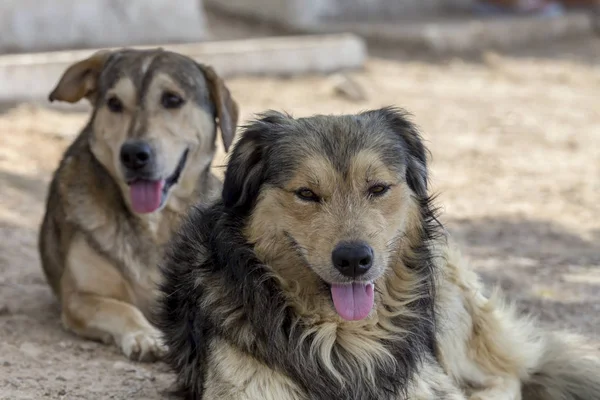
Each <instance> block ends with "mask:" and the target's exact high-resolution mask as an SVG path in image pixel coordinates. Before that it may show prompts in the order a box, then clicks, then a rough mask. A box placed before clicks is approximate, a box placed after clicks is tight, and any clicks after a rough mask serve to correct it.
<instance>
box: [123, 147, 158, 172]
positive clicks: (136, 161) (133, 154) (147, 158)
mask: <svg viewBox="0 0 600 400" xmlns="http://www.w3.org/2000/svg"><path fill="white" fill-rule="evenodd" d="M120 157H121V163H123V165H124V166H125V167H126V168H129V169H141V168H143V167H145V166H146V165H148V164H149V163H150V162H151V161H152V148H151V147H150V145H149V144H148V143H146V142H127V143H125V144H124V145H123V146H122V147H121V154H120Z"/></svg>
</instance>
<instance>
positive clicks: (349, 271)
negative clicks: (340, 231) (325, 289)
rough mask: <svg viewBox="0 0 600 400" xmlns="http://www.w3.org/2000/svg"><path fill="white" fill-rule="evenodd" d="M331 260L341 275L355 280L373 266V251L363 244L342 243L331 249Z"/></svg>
mask: <svg viewBox="0 0 600 400" xmlns="http://www.w3.org/2000/svg"><path fill="white" fill-rule="evenodd" d="M331 260H332V261H333V265H334V266H335V267H336V268H337V269H338V271H340V272H341V273H342V274H343V275H345V276H348V277H351V278H356V277H358V276H360V275H362V274H364V273H365V272H367V271H368V270H369V268H371V266H372V265H373V249H372V248H371V246H369V245H368V244H366V243H363V242H342V243H339V244H338V245H337V246H335V249H333V252H332V253H331Z"/></svg>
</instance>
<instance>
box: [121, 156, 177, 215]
mask: <svg viewBox="0 0 600 400" xmlns="http://www.w3.org/2000/svg"><path fill="white" fill-rule="evenodd" d="M187 155H188V150H186V151H185V152H184V153H183V155H182V156H181V159H180V160H179V164H177V168H176V169H175V172H173V174H172V175H171V176H169V177H167V178H166V179H160V180H146V179H136V180H134V181H131V182H129V196H130V199H131V206H132V208H133V211H134V212H136V213H139V214H147V213H151V212H154V211H156V210H158V209H159V208H160V207H161V206H162V205H163V204H164V202H165V200H166V198H167V194H168V193H169V190H170V189H171V187H173V185H175V184H176V183H177V181H178V180H179V176H180V175H181V172H182V171H183V167H184V166H185V162H186V160H187Z"/></svg>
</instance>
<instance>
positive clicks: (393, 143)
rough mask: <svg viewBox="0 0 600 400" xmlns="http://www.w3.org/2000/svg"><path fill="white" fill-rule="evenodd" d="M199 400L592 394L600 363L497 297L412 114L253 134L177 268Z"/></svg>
mask: <svg viewBox="0 0 600 400" xmlns="http://www.w3.org/2000/svg"><path fill="white" fill-rule="evenodd" d="M164 272H165V282H164V284H163V286H162V291H163V300H162V307H161V310H160V312H159V313H158V320H159V325H160V326H161V329H162V331H163V334H164V338H165V340H166V343H167V344H168V346H169V354H168V362H169V363H170V365H171V366H172V367H173V368H174V369H175V371H176V373H177V377H178V384H179V388H180V393H181V396H182V397H183V398H186V399H211V400H214V399H217V400H219V399H223V400H224V399H237V400H258V399H261V400H262V399H272V400H292V399H293V400H297V399H298V400H299V399H322V400H331V399H357V400H369V399H373V400H385V399H390V400H392V399H394V400H399V399H411V400H433V399H437V400H459V399H463V400H464V399H470V400H476V399H477V400H517V399H527V400H593V399H600V382H599V376H600V363H599V362H598V361H597V360H595V359H593V358H592V357H591V356H590V355H589V353H586V350H585V349H584V348H583V347H582V346H581V345H580V344H579V343H577V344H575V343H574V342H573V341H572V340H571V339H566V338H565V336H563V335H557V334H554V333H550V332H544V331H543V330H541V329H539V328H537V327H536V326H535V324H534V323H532V322H531V321H530V320H529V319H524V318H521V317H517V316H516V315H515V313H513V311H512V310H511V309H510V308H509V307H506V306H505V305H504V304H503V303H502V302H501V301H500V300H499V298H498V297H497V296H491V297H487V296H485V295H484V294H483V288H482V286H481V284H480V282H479V280H478V278H477V276H476V275H475V274H474V273H473V272H471V271H470V270H469V269H468V267H467V266H465V264H464V262H463V261H461V259H460V256H459V255H458V253H457V252H456V251H455V250H454V249H453V247H452V245H451V244H450V242H449V237H448V235H447V233H446V232H445V231H444V230H443V228H442V227H441V225H440V223H439V222H438V220H437V219H436V216H435V210H434V208H433V207H432V201H431V198H430V196H429V194H428V188H427V163H426V150H425V148H424V146H423V143H422V141H421V138H420V136H419V134H418V132H417V130H416V128H415V126H414V125H413V124H411V123H410V122H409V121H408V120H407V118H406V117H405V115H404V114H403V113H402V112H400V111H398V110H395V109H391V108H384V109H380V110H375V111H369V112H364V113H362V114H359V115H345V116H315V117H311V118H302V119H293V118H291V117H289V116H286V115H283V114H279V113H275V112H269V113H267V114H265V115H264V116H263V117H262V118H261V119H259V120H257V121H255V122H253V123H252V124H250V125H249V126H247V127H246V128H245V131H244V132H243V135H242V137H241V139H240V141H239V142H238V143H237V145H236V147H235V150H234V152H233V154H232V156H231V159H230V163H229V166H228V169H227V173H226V179H225V184H224V189H223V196H222V201H221V202H218V203H217V204H215V205H213V206H212V207H209V208H205V209H197V210H196V211H194V212H193V213H192V215H191V216H190V218H189V219H188V221H187V222H186V223H185V224H184V226H183V229H182V230H181V232H180V233H179V234H178V235H177V236H176V237H175V239H174V241H173V246H172V249H171V251H170V254H169V256H168V259H167V261H166V263H165V265H164Z"/></svg>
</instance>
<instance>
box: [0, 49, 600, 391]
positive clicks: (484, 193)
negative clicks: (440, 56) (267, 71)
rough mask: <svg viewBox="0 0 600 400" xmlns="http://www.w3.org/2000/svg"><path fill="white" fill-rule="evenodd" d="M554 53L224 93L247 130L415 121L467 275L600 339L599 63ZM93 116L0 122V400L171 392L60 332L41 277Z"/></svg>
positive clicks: (143, 372)
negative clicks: (359, 91) (63, 179)
mask: <svg viewBox="0 0 600 400" xmlns="http://www.w3.org/2000/svg"><path fill="white" fill-rule="evenodd" d="M578 46H580V47H578V48H579V49H598V48H599V44H598V41H592V42H589V43H587V44H586V46H587V47H582V46H583V44H582V43H579V44H578ZM557 49H558V50H557V51H558V53H556V52H555V54H551V53H552V52H551V51H550V50H551V49H550V50H549V49H547V48H546V49H543V50H541V51H538V52H537V53H536V52H535V51H533V52H530V53H529V54H538V55H539V57H537V58H527V57H524V56H523V54H516V55H515V56H514V57H510V56H489V57H484V58H483V60H481V61H478V62H466V61H460V60H453V61H449V62H436V63H430V62H416V61H413V62H407V61H391V60H385V59H382V58H373V59H371V60H370V61H369V63H368V65H367V68H366V70H365V71H362V72H357V73H352V74H351V77H352V78H353V79H354V80H356V82H358V84H360V85H361V86H362V87H363V88H364V90H365V91H366V93H367V96H368V99H367V100H365V101H361V102H352V101H350V100H348V99H346V98H344V97H341V96H339V95H337V94H336V93H335V91H334V90H333V86H332V79H331V77H318V76H315V77H303V78H295V79H283V78H281V79H278V78H262V79H232V80H230V81H229V86H230V88H231V90H232V92H233V94H234V97H235V98H236V99H237V100H238V101H239V103H240V104H241V106H242V118H243V119H244V120H245V119H248V118H251V117H252V115H253V113H256V112H260V111H262V110H265V109H268V108H275V109H279V110H287V111H290V112H292V113H293V114H294V115H296V116H306V115H310V114H313V113H341V112H353V111H358V110H364V109H368V108H373V107H378V106H382V105H388V104H394V105H399V106H402V107H405V108H406V109H408V110H409V111H410V112H411V113H413V114H414V119H415V121H416V122H417V123H418V124H419V125H420V126H421V127H422V128H423V132H424V134H425V137H426V138H427V141H428V145H429V147H430V150H431V151H432V154H433V162H432V179H433V185H434V190H435V191H436V192H439V193H440V196H439V200H438V202H439V204H440V205H442V208H443V211H444V212H443V217H442V220H443V221H444V222H445V224H446V226H447V227H448V229H449V230H450V232H451V233H452V234H453V235H454V236H455V237H456V238H457V239H458V241H459V242H460V243H461V244H462V246H463V249H464V253H465V254H466V255H467V256H468V257H469V259H470V260H471V262H472V264H473V265H474V267H475V268H477V269H478V270H479V271H480V272H481V273H482V274H483V276H484V277H485V279H486V281H488V282H489V283H490V284H500V285H501V286H502V287H503V288H504V289H505V290H506V291H507V293H508V294H509V296H510V297H511V298H512V299H514V300H516V301H518V303H519V306H520V308H521V309H523V310H524V311H530V312H533V313H535V314H537V315H539V316H540V318H541V319H542V321H543V322H544V323H546V324H548V325H549V326H551V327H553V328H567V329H572V330H575V331H578V332H581V333H583V334H585V335H588V336H589V337H591V338H592V339H593V340H594V341H598V340H600V247H599V245H598V243H599V242H600V220H599V218H598V216H599V215H600V202H599V200H600V110H599V109H598V93H599V89H600V70H599V69H598V67H597V66H594V65H593V63H591V62H590V61H595V60H594V58H595V57H597V54H598V53H593V54H592V55H591V58H590V57H587V56H586V55H585V54H584V53H581V52H580V53H581V54H580V56H581V57H575V56H574V57H571V59H572V60H577V61H566V60H568V59H569V58H566V57H564V52H563V50H564V49H563V50H561V48H560V47H557ZM582 51H583V50H582ZM375 54H380V55H390V54H389V52H387V51H385V50H382V51H379V52H375ZM589 54H590V53H588V55H589ZM594 54H595V55H594ZM86 118H87V116H86V114H83V113H62V112H57V111H50V110H47V109H41V108H39V107H33V106H31V105H21V106H19V107H17V108H11V109H5V110H3V111H2V113H1V114H0V187H1V193H2V195H1V196H0V399H11V400H16V399H45V398H48V399H94V400H96V399H149V400H152V399H159V398H163V395H162V394H161V393H162V391H163V390H164V389H165V388H167V386H168V384H169V382H170V379H171V376H170V374H169V372H168V370H167V369H166V367H165V366H164V365H163V364H160V363H158V364H151V365H149V364H136V363H131V362H129V361H127V360H126V359H124V357H122V356H121V355H120V353H119V352H118V351H117V349H116V348H115V347H112V346H105V345H101V344H97V343H93V342H89V341H84V340H81V339H78V338H76V337H75V336H73V335H71V334H69V333H67V332H65V331H64V330H63V328H62V327H61V325H60V322H59V311H58V305H57V303H56V301H55V299H54V298H53V297H52V295H51V292H50V290H49V288H48V286H47V285H46V283H45V281H44V278H43V275H42V273H41V270H40V264H39V260H38V254H37V249H36V240H37V230H38V226H39V223H40V219H41V216H42V212H43V206H44V198H45V194H46V187H47V184H48V181H49V178H50V175H51V173H52V171H53V169H54V168H55V167H56V165H57V162H58V160H59V157H60V155H61V153H62V151H63V150H64V149H65V147H66V146H67V145H68V143H69V141H70V140H72V138H73V135H74V134H76V133H77V131H78V129H79V128H80V127H81V126H82V125H83V124H84V122H85V120H86ZM217 162H218V163H220V162H219V161H217Z"/></svg>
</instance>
